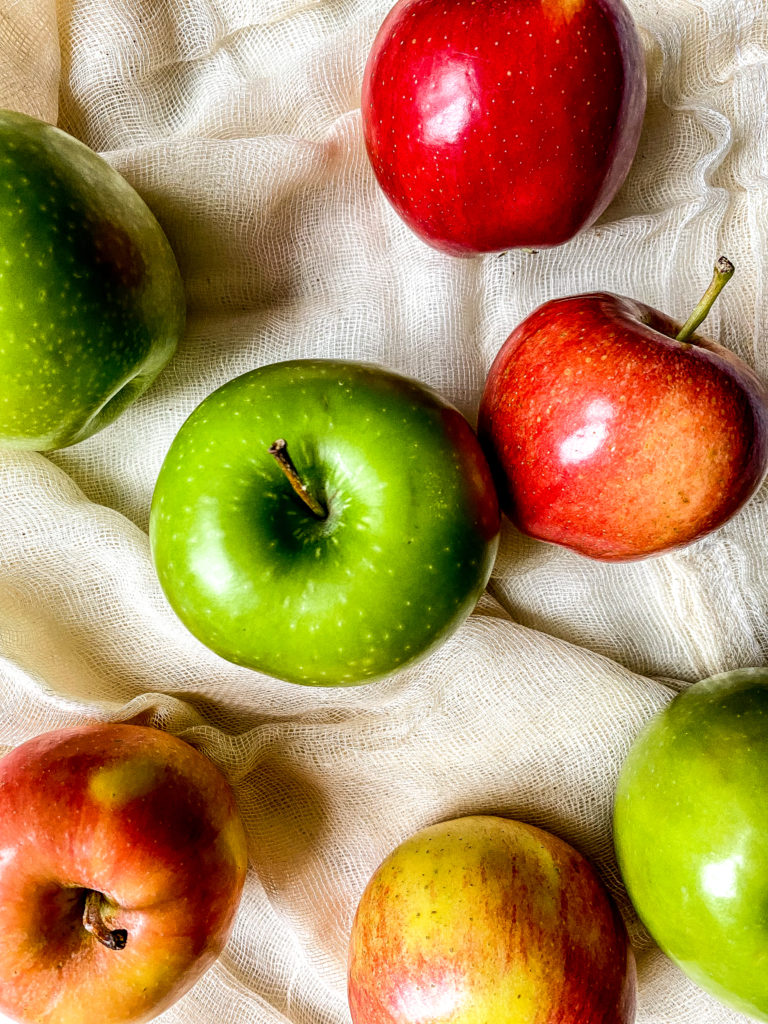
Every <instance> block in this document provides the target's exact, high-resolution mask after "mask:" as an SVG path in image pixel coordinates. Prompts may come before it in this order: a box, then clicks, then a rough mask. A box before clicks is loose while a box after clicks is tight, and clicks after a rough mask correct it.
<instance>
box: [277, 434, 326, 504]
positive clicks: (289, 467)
mask: <svg viewBox="0 0 768 1024" xmlns="http://www.w3.org/2000/svg"><path fill="white" fill-rule="evenodd" d="M268 451H269V454H270V455H274V457H275V459H276V460H277V464H278V465H279V466H280V469H282V471H283V472H284V473H285V475H286V476H287V477H288V481H289V483H290V485H291V487H292V488H293V489H294V491H295V492H296V494H298V496H299V497H300V498H301V500H302V501H303V502H304V504H305V505H306V506H307V508H308V509H309V510H310V512H311V513H312V514H313V515H315V516H317V518H318V519H325V518H327V516H328V512H327V510H326V509H324V508H323V506H322V505H321V504H320V502H319V501H318V500H317V498H315V496H314V495H313V494H310V492H309V490H308V489H307V486H306V484H305V483H304V481H303V480H302V479H301V477H300V476H299V473H298V470H297V469H296V467H295V466H294V464H293V459H292V458H291V456H290V455H289V454H288V445H287V444H286V442H285V440H284V439H283V438H282V437H280V438H278V439H277V441H275V442H274V444H272V445H270V447H269V449H268Z"/></svg>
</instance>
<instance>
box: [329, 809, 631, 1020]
mask: <svg viewBox="0 0 768 1024" xmlns="http://www.w3.org/2000/svg"><path fill="white" fill-rule="evenodd" d="M635 988H636V981H635V962H634V957H633V955H632V951H631V947H630V945H629V942H628V939H627V934H626V930H625V928H624V923H623V921H622V919H621V917H620V916H619V913H618V911H617V910H616V908H615V907H614V905H613V903H612V901H611V899H610V897H609V895H608V893H607V891H606V890H605V888H604V887H603V885H602V883H601V882H600V880H599V878H598V876H597V873H596V872H595V869H594V868H593V867H592V866H591V864H590V863H589V862H588V861H587V860H586V859H585V858H584V857H583V856H582V855H581V854H579V853H577V851H576V850H574V849H573V848H572V847H571V846H569V845H568V844H567V843H565V842H563V841H562V840H560V839H558V838H556V837H555V836H553V835H551V834H550V833H548V832H545V831H543V830H542V829H539V828H535V827H534V826H532V825H527V824H524V823H523V822H520V821H514V820H511V819H508V818H501V817H496V816H491V815H476V816H470V817H465V818H458V819H455V820H453V821H445V822H441V823H439V824H437V825H432V826H431V827H429V828H426V829H423V830H422V831H420V832H418V833H416V834H415V835H414V836H411V837H410V838H409V839H407V840H406V841H405V842H403V843H402V844H401V845H400V846H398V847H397V848H396V849H395V850H394V851H393V852H392V853H391V854H390V855H389V856H388V857H387V858H386V859H385V860H384V862H383V863H382V864H381V866H380V867H379V868H378V869H377V871H376V872H375V873H374V875H373V877H372V878H371V880H370V882H369V883H368V885H367V887H366V889H365V892H364V893H363V896H362V899H361V901H360V904H359V906H358V909H357V913H356V915H355V920H354V924H353V927H352V936H351V942H350V948H349V973H348V995H349V1006H350V1010H351V1013H352V1020H353V1022H354V1024H438V1022H439V1024H477V1022H485V1021H494V1022H498V1024H550V1022H554V1021H557V1024H630V1022H631V1021H633V1020H634V1016H635Z"/></svg>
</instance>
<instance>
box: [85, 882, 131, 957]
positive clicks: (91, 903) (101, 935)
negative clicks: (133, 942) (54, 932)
mask: <svg viewBox="0 0 768 1024" xmlns="http://www.w3.org/2000/svg"><path fill="white" fill-rule="evenodd" d="M102 900H103V897H102V895H101V893H100V892H96V891H95V890H94V889H91V890H90V891H89V893H88V895H87V896H86V897H85V909H84V910H83V927H84V928H85V930H86V931H88V932H90V933H91V935H94V936H95V937H96V938H97V939H98V940H99V942H100V943H101V944H102V945H103V946H106V947H107V949H125V944H126V942H127V941H128V932H127V931H126V930H125V928H115V929H114V930H113V929H110V928H108V927H107V926H106V924H105V923H104V919H103V918H102V916H101V908H102Z"/></svg>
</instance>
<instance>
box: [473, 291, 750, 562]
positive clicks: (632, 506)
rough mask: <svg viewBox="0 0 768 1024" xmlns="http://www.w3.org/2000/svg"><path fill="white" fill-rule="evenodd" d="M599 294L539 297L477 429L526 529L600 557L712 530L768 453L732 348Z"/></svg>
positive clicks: (512, 340)
mask: <svg viewBox="0 0 768 1024" xmlns="http://www.w3.org/2000/svg"><path fill="white" fill-rule="evenodd" d="M679 329H680V325H679V324H677V323H675V322H674V321H673V320H671V319H669V318H668V317H666V316H664V314H662V313H659V312H658V311H656V310H654V309H652V308H651V307H649V306H646V305H643V304H642V303H639V302H635V301H634V300H632V299H628V298H623V297H621V296H617V295H611V294H608V293H595V294H588V295H576V296H572V297H570V298H564V299H555V300H553V301H551V302H547V303H545V304H544V305H543V306H540V307H539V308H538V309H537V310H535V311H534V312H533V313H532V314H531V315H530V316H529V317H528V318H527V319H526V320H524V321H523V322H522V323H521V324H520V325H519V326H518V327H517V328H516V329H515V330H514V331H513V332H512V334H511V335H510V336H509V338H508V339H507V341H506V342H505V343H504V345H503V346H502V347H501V349H500V350H499V353H498V355H497V356H496V358H495V360H494V362H493V364H492V366H491V369H490V372H489V374H488V378H487V381H486V384H485V389H484V392H483V396H482V399H481V402H480V410H479V419H478V432H479V435H480V437H481V442H482V444H483V446H484V448H485V451H486V454H487V455H488V457H489V462H490V463H491V467H492V470H493V471H494V475H495V478H496V481H497V485H498V489H499V493H500V498H501V504H502V507H503V508H504V510H505V512H506V513H507V515H508V516H509V517H510V518H511V519H512V521H513V522H514V523H515V524H516V525H517V527H518V528H519V529H520V530H522V531H523V532H524V533H527V534H529V535H530V536H532V537H537V538H539V539H540V540H545V541H550V542H552V543H555V544H561V545H564V546H565V547H568V548H571V549H573V550H574V551H578V552H580V553H581V554H584V555H588V556H590V557H592V558H597V559H601V560H605V561H628V560H632V559H638V558H644V557H646V556H648V555H652V554H655V553H658V552H663V551H669V550H672V549H674V548H678V547H680V546H682V545H685V544H689V543H691V542H692V541H694V540H697V539H698V538H700V537H703V536H704V535H705V534H707V533H709V532H710V531H712V530H715V529H717V527H719V526H721V525H722V524H723V523H724V522H725V521H726V520H727V519H729V518H730V517H731V516H732V515H734V514H735V513H736V512H737V511H738V509H739V508H741V506H742V505H743V504H744V503H745V502H746V501H747V500H748V498H749V497H750V496H751V495H752V494H753V493H754V492H755V490H756V489H757V488H758V487H759V485H760V483H761V481H762V479H763V477H764V475H765V471H766V465H767V464H768V441H767V437H768V412H767V409H768V395H767V394H766V389H765V386H764V385H763V383H762V382H761V381H760V379H759V378H758V377H757V375H756V374H755V373H754V372H753V371H752V370H751V369H750V368H749V367H748V366H747V365H746V364H745V363H744V362H743V361H742V360H740V359H739V358H738V357H737V356H735V355H734V354H733V353H732V352H729V351H728V350H727V349H725V348H723V347H722V346H721V345H718V344H717V343H715V342H713V341H710V340H708V339H707V338H704V337H702V336H700V335H694V336H693V338H692V339H691V342H690V343H684V342H678V341H676V340H675V335H676V334H677V333H678V331H679Z"/></svg>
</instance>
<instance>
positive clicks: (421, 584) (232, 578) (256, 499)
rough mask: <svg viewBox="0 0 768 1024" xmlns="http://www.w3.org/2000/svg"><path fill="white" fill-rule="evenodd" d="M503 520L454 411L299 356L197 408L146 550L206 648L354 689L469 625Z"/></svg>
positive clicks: (409, 381) (409, 390) (159, 488)
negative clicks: (467, 623)
mask: <svg viewBox="0 0 768 1024" xmlns="http://www.w3.org/2000/svg"><path fill="white" fill-rule="evenodd" d="M499 527H500V513H499V507H498V500H497V497H496V493H495V488H494V485H493V480H492V478H491V475H490V471H489V469H488V465H487V463H486V460H485V456H484V455H483V453H482V450H481V449H480V446H479V444H478V441H477V438H476V437H475V434H474V432H473V431H472V429H471V428H470V426H469V424H468V423H467V421H466V419H465V418H464V417H463V416H462V415H461V413H460V412H459V411H458V410H457V409H456V408H455V407H454V406H452V405H451V404H450V403H449V402H447V401H446V400H444V399H443V398H442V397H441V396H440V395H438V394H437V392H435V391H434V390H432V389H431V388H429V387H427V386H426V385H424V384H422V383H420V382H418V381H416V380H414V379H413V378H410V377H407V376H404V375H402V374H398V373H395V372H393V371H390V370H387V369H385V368H383V367H380V366H376V365H374V364H369V363H356V362H347V361H339V360H323V359H320V360H311V359H309V360H301V359H299V360H289V361H286V362H282V363H272V364H269V365H266V366H262V367H259V368H257V369H255V370H252V371H250V372H248V373H245V374H243V375H242V376H240V377H237V378H235V379H234V380H232V381H229V382H228V383H226V384H224V385H223V386H222V387H221V388H219V389H218V390H217V391H215V392H214V393H213V394H212V395H209V396H208V398H206V399H205V400H204V401H203V402H202V403H201V404H200V405H199V406H198V408H197V409H196V410H194V411H193V413H192V414H191V416H190V417H189V418H188V420H187V421H186V422H185V423H184V424H183V425H182V427H181V429H180V430H179V432H178V434H177V435H176V437H175V439H174V440H173V442H172V444H171V447H170V449H169V451H168V454H167V455H166V458H165V460H164V462H163V466H162V468H161V470H160V474H159V476H158V479H157V483H156V486H155V492H154V495H153V499H152V508H151V516H150V541H151V546H152V554H153V558H154V563H155V567H156V569H157V573H158V577H159V580H160V583H161V585H162V587H163V590H164V591H165V593H166V595H167V597H168V600H169V602H170V604H171V606H172V608H173V609H174V610H175V611H176V613H177V614H178V615H179V617H180V618H181V620H182V621H183V622H184V623H185V624H186V626H187V627H188V628H189V629H190V631H191V632H192V633H194V634H195V636H197V637H198V639H199V640H201V641H202V642H203V643H204V644H205V645H206V646H208V647H210V648H211V649H212V650H214V651H216V652H217V653H219V654H220V655H222V656H223V657H224V658H226V659H228V660H230V661H233V662H235V663H237V664H240V665H245V666H247V667H249V668H253V669H256V670H258V671H261V672H264V673H267V674H269V675H272V676H275V677H277V678H280V679H284V680H288V681H291V682H296V683H306V684H313V685H324V686H328V685H353V684H357V683H365V682H369V681H372V680H374V679H379V678H382V677H384V676H387V675H389V674H391V673H393V672H395V671H397V670H399V669H402V668H405V667H406V666H408V665H411V664H413V663H415V662H416V661H418V660H419V659H421V658H424V657H425V656H427V655H428V654H429V653H430V652H431V651H433V650H435V649H436V648H437V647H438V646H439V645H440V644H441V643H443V642H444V641H445V640H446V639H447V638H448V637H449V636H450V635H451V634H452V633H453V632H454V631H455V630H456V629H457V628H458V627H459V626H460V625H461V623H462V622H463V621H464V620H465V619H466V617H467V616H468V615H469V614H470V612H471V611H472V609H473V608H474V606H475V604H476V602H477V600H478V598H479V597H480V595H481V593H482V591H483V589H484V587H485V584H486V582H487V580H488V578H489V576H490V572H491V568H492V565H493V559H494V556H495V552H496V548H497V545H498V535H499Z"/></svg>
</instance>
